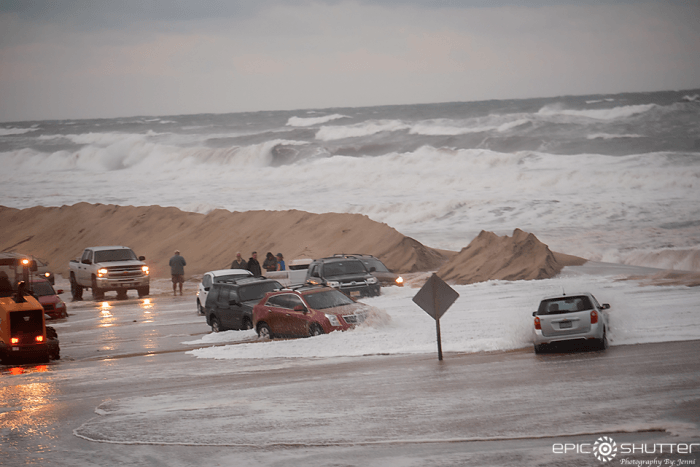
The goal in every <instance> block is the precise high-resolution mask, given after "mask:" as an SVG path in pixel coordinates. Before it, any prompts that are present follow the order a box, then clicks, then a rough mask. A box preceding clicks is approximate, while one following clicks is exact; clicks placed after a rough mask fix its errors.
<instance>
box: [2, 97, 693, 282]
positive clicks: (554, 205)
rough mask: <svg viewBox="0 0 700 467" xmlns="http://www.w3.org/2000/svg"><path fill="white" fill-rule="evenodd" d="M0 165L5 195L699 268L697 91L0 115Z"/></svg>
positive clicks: (23, 201)
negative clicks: (227, 214) (513, 240)
mask: <svg viewBox="0 0 700 467" xmlns="http://www.w3.org/2000/svg"><path fill="white" fill-rule="evenodd" d="M0 167H2V169H1V172H0V180H1V183H0V204H1V205H4V206H8V207H13V208H29V207H32V206H61V205H71V204H75V203H78V202H88V203H103V204H118V205H134V206H147V205H160V206H175V207H178V208H180V209H182V210H185V211H193V212H200V213H207V212H209V211H211V210H214V209H220V208H221V209H227V210H230V211H248V210H287V209H298V210H303V211H309V212H315V213H323V212H343V213H360V214H365V215H367V216H369V217H370V218H371V219H373V220H376V221H379V222H384V223H386V224H388V225H390V226H392V227H394V228H395V229H397V230H398V231H400V232H401V233H403V234H405V235H408V236H411V237H413V238H415V239H416V240H418V241H420V242H422V243H424V244H425V245H427V246H430V247H434V248H443V249H449V250H456V251H458V250H460V249H461V248H463V247H465V246H467V245H468V244H469V242H470V241H471V240H472V239H473V238H474V237H475V236H476V235H478V233H479V232H480V231H481V230H487V231H492V232H495V233H497V234H498V235H512V232H513V230H514V229H515V228H520V229H522V230H524V231H526V232H531V233H533V234H535V235H536V236H537V237H538V238H539V239H540V240H541V241H543V242H544V243H546V244H547V245H549V246H550V248H551V249H552V250H555V251H560V252H563V253H567V254H572V255H577V256H582V257H585V258H588V259H591V260H595V261H603V262H612V263H623V264H630V265H639V266H649V267H658V268H664V269H671V268H672V269H678V270H693V271H698V270H700V90H688V91H667V92H652V93H625V94H615V95H592V96H565V97H551V98H538V99H517V100H491V101H481V102H455V103H440V104H416V105H399V106H378V107H358V108H333V109H306V110H295V111H266V112H249V113H231V114H200V115H174V116H149V117H131V118H111V119H90V120H52V121H33V122H16V123H0ZM270 228H274V226H271V227H270ZM279 234H280V235H284V232H280V233H279ZM232 241H235V239H232Z"/></svg>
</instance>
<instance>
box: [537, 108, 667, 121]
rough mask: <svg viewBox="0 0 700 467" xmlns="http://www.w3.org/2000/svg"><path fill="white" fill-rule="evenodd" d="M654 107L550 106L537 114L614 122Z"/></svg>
mask: <svg viewBox="0 0 700 467" xmlns="http://www.w3.org/2000/svg"><path fill="white" fill-rule="evenodd" d="M655 107H657V105H656V104H643V105H626V106H622V107H613V108H612V109H586V110H573V109H566V108H563V106H562V105H559V104H552V105H546V106H544V107H542V108H541V109H540V111H539V112H537V114H538V115H545V116H554V115H566V116H571V117H584V118H592V119H595V120H616V119H620V118H627V117H631V116H632V115H637V114H641V113H644V112H648V111H649V110H651V109H653V108H655Z"/></svg>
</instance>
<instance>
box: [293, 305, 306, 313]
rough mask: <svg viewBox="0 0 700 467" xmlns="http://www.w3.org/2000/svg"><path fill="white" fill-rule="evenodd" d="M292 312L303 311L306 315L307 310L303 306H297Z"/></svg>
mask: <svg viewBox="0 0 700 467" xmlns="http://www.w3.org/2000/svg"><path fill="white" fill-rule="evenodd" d="M294 311H303V312H304V313H306V312H307V311H308V310H307V309H306V307H305V306H304V305H297V306H295V307H294Z"/></svg>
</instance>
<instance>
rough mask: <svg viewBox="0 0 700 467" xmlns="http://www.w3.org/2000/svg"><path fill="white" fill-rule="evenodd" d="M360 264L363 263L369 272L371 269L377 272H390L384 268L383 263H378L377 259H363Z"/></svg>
mask: <svg viewBox="0 0 700 467" xmlns="http://www.w3.org/2000/svg"><path fill="white" fill-rule="evenodd" d="M362 262H363V263H365V266H367V269H370V270H371V269H372V268H374V270H375V271H377V272H391V271H389V270H388V269H387V267H386V266H384V263H382V262H381V261H379V260H378V259H377V258H363V259H362Z"/></svg>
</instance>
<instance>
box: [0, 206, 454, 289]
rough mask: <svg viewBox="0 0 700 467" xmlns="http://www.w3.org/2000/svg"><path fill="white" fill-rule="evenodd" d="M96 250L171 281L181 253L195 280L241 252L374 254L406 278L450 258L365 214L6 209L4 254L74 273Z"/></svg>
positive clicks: (0, 213)
mask: <svg viewBox="0 0 700 467" xmlns="http://www.w3.org/2000/svg"><path fill="white" fill-rule="evenodd" d="M97 245H125V246H129V247H130V248H132V249H133V250H134V251H135V252H136V254H137V255H143V256H145V257H146V262H147V263H148V264H149V266H150V268H151V271H152V275H153V276H155V277H169V275H170V269H169V267H168V260H169V258H170V257H171V256H172V254H173V252H174V250H175V249H179V250H180V251H181V252H182V255H183V256H184V257H185V259H186V260H187V267H186V268H185V273H186V276H188V277H189V276H191V275H197V274H202V273H204V272H206V271H210V270H212V269H219V268H227V267H229V266H230V265H231V262H232V261H233V259H234V257H235V256H236V252H237V251H240V252H241V253H242V254H243V256H244V258H246V259H248V257H249V256H250V254H251V252H252V251H253V250H256V251H258V258H259V259H261V258H264V256H265V253H266V252H268V251H271V252H273V253H274V254H277V253H282V254H283V255H284V256H285V258H286V259H287V260H290V259H294V258H300V257H308V258H318V257H322V256H327V255H332V254H334V253H367V254H372V255H375V256H377V257H379V258H381V259H382V261H383V262H384V263H385V264H386V265H387V267H389V268H390V269H392V270H395V271H397V272H402V273H406V272H415V271H428V270H436V269H437V268H438V267H439V266H440V265H441V264H442V263H444V262H445V261H446V259H447V256H449V254H450V252H441V251H438V250H435V249H432V248H428V247H426V246H424V245H422V244H421V243H419V242H417V241H416V240H414V239H412V238H409V237H406V236H404V235H402V234H401V233H399V232H397V231H396V230H395V229H393V228H391V227H389V226H388V225H386V224H382V223H379V222H375V221H373V220H371V219H370V218H368V217H367V216H363V215H359V214H335V213H327V214H312V213H308V212H302V211H249V212H229V211H225V210H215V211H212V212H210V213H209V214H206V215H204V214H197V213H191V212H184V211H181V210H179V209H177V208H173V207H160V206H146V207H134V206H115V205H102V204H88V203H79V204H75V205H73V206H61V207H34V208H29V209H23V210H17V209H12V208H7V207H0V251H17V252H20V253H25V254H33V255H35V256H37V257H39V258H43V259H45V260H47V261H48V262H49V263H50V265H51V267H52V269H53V271H54V272H55V273H58V274H63V275H65V274H67V272H68V262H69V260H71V259H74V258H76V257H77V256H79V255H80V254H81V253H82V250H83V249H84V248H86V247H89V246H97ZM261 261H262V259H261Z"/></svg>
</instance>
